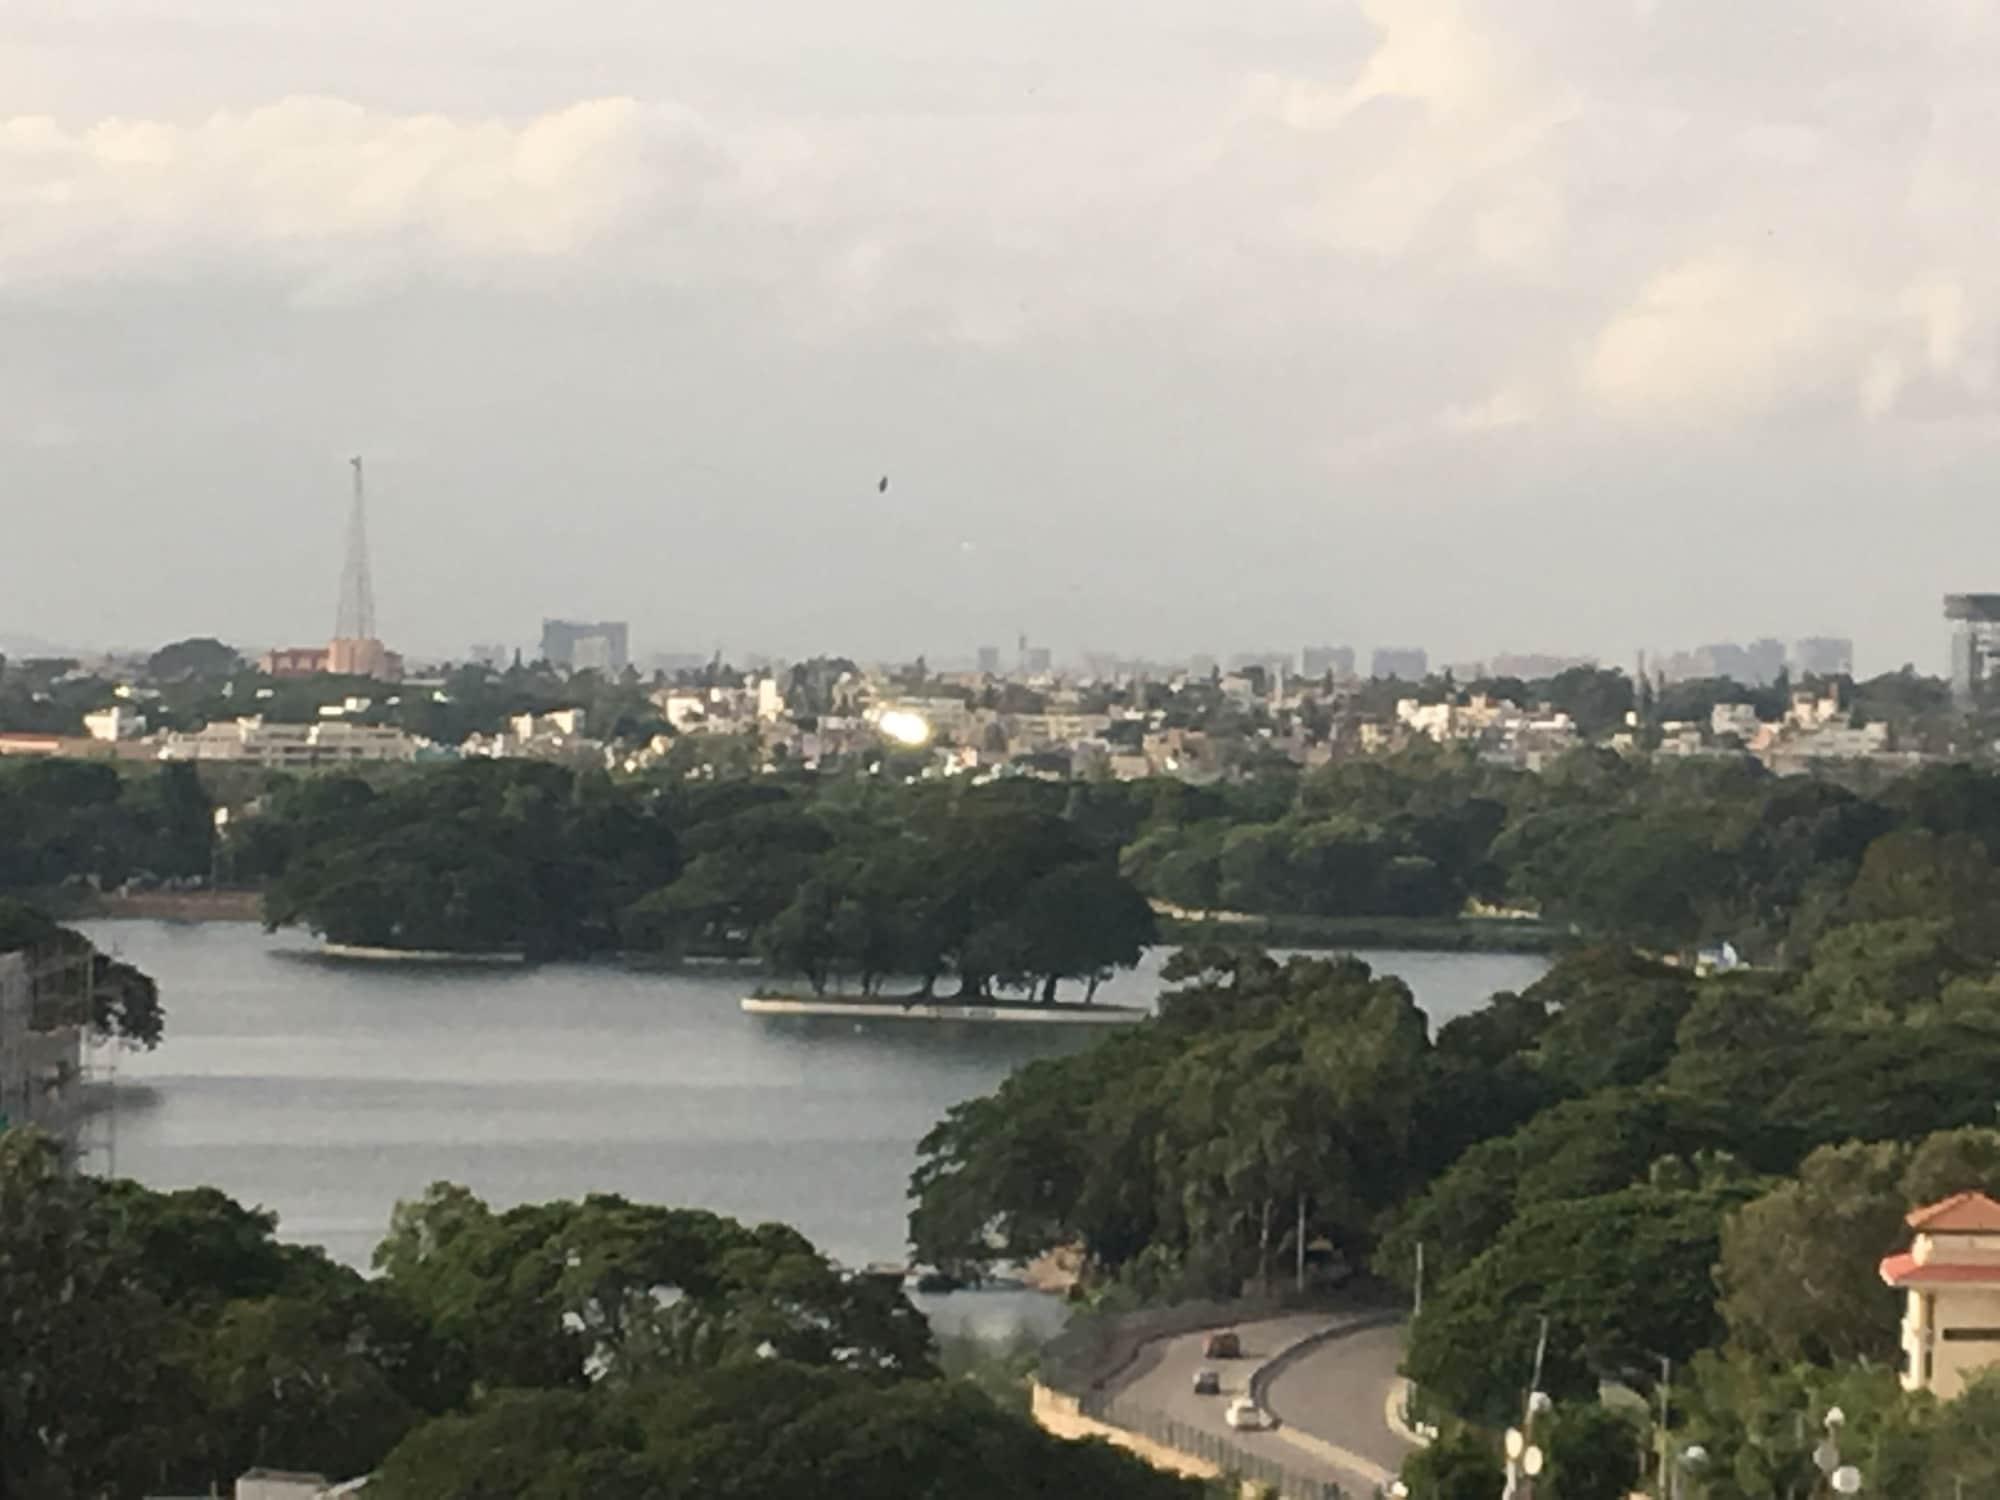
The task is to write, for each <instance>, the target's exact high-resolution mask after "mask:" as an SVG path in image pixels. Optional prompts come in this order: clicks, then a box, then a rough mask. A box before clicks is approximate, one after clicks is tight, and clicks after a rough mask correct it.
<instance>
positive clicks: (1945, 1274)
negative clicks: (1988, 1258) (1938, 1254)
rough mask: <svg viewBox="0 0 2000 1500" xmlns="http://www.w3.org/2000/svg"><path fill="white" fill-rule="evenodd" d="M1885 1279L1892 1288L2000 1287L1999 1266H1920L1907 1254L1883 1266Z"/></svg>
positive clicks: (1890, 1260)
mask: <svg viewBox="0 0 2000 1500" xmlns="http://www.w3.org/2000/svg"><path fill="white" fill-rule="evenodd" d="M1882 1279H1883V1280H1884V1281H1886V1282H1888V1283H1889V1285H1890V1286H1963V1285H1967V1284H1977V1285H1987V1286H2000V1265H1996V1266H1955V1265H1951V1264H1949V1263H1946V1262H1943V1261H1935V1260H1934V1261H1931V1262H1929V1263H1928V1264H1926V1265H1921V1266H1920V1265H1918V1264H1917V1258H1916V1257H1915V1256H1914V1255H1911V1254H1908V1253H1907V1252H1906V1253H1904V1254H1902V1255H1892V1256H1890V1257H1889V1258H1888V1259H1887V1260H1885V1261H1883V1262H1882Z"/></svg>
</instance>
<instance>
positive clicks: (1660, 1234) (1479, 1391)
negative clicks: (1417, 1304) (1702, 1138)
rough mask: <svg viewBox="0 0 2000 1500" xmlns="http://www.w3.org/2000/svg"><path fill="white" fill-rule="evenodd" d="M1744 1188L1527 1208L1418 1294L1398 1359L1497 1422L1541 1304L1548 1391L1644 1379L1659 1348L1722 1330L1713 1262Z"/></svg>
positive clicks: (1428, 1383)
mask: <svg viewBox="0 0 2000 1500" xmlns="http://www.w3.org/2000/svg"><path fill="white" fill-rule="evenodd" d="M1741 1197H1742V1192H1741V1190H1740V1189H1738V1188H1734V1187H1728V1186H1725V1187H1722V1188H1711V1189H1697V1190H1695V1191H1676V1190H1667V1189H1660V1188H1654V1187H1633V1188H1626V1189H1625V1190H1623V1191H1622V1192H1616V1193H1608V1194H1603V1195H1600V1196H1596V1197H1589V1198H1575V1199H1566V1200H1561V1201H1557V1202H1550V1203H1543V1204H1539V1205H1536V1206H1534V1207H1532V1208H1529V1209H1527V1210H1526V1211H1525V1212H1523V1213H1521V1214H1520V1215H1518V1216H1517V1217H1516V1218H1514V1219H1513V1220H1511V1221H1510V1222H1509V1223H1508V1225H1507V1227H1506V1228H1505V1229H1503V1230H1502V1231H1501V1233H1500V1235H1499V1237H1498V1239H1496V1240H1495V1241H1494V1243H1493V1245H1492V1246H1491V1248H1489V1249H1487V1250H1485V1251H1484V1252H1482V1253H1481V1254H1480V1255H1479V1256H1478V1257H1477V1258H1476V1259H1474V1260H1473V1261H1472V1262H1471V1263H1470V1264H1469V1265H1468V1266H1466V1267H1465V1268H1464V1269H1463V1270H1462V1271H1459V1272H1457V1273H1456V1274H1454V1275H1452V1276H1450V1277H1449V1278H1447V1279H1446V1280H1445V1281H1444V1282H1443V1283H1442V1285H1440V1286H1439V1287H1438V1289H1437V1291H1436V1293H1435V1295H1432V1296H1427V1297H1426V1298H1425V1301H1424V1311H1423V1316H1422V1317H1421V1318H1420V1319H1418V1320H1417V1323H1416V1325H1415V1327H1414V1328H1413V1330H1412V1332H1411V1337H1410V1343H1409V1349H1408V1352H1407V1356H1406V1361H1405V1365H1406V1368H1407V1369H1408V1371H1409V1373H1410V1375H1411V1377H1412V1378H1413V1379H1415V1380H1416V1381H1417V1382H1418V1383H1419V1384H1420V1385H1421V1386H1423V1388H1424V1389H1425V1390H1426V1391H1428V1392H1429V1393H1430V1394H1431V1395H1433V1396H1436V1397H1440V1398H1442V1399H1443V1400H1444V1401H1445V1402H1446V1403H1447V1404H1448V1405H1449V1406H1450V1407H1451V1408H1452V1409H1453V1410H1455V1411H1458V1412H1461V1413H1463V1414H1465V1415H1466V1416H1468V1417H1473V1418H1477V1419H1479V1420H1482V1421H1485V1422H1489V1423H1492V1424H1495V1425H1498V1424H1501V1423H1504V1422H1506V1421H1507V1420H1509V1418H1510V1415H1511V1414H1512V1413H1514V1412H1515V1411H1516V1410H1517V1409H1518V1407H1519V1405H1520V1400H1521V1392H1522V1391H1523V1390H1524V1389H1525V1388H1526V1386H1527V1384H1528V1380H1529V1374H1530V1371H1531V1369H1532V1366H1533V1361H1534V1351H1535V1345H1536V1340H1537V1335H1538V1329H1539V1325H1540V1322H1541V1320H1542V1319H1543V1318H1546V1319H1548V1327H1549V1341H1548V1353H1547V1361H1546V1364H1545V1366H1544V1371H1543V1378H1542V1388H1543V1389H1544V1390H1546V1391H1548V1392H1549V1393H1550V1394H1551V1395H1554V1396H1556V1397H1558V1398H1570V1399H1591V1398H1594V1397H1595V1395H1596V1393H1597V1385H1598V1382H1599V1381H1600V1380H1606V1379H1617V1380H1625V1381H1627V1382H1629V1383H1644V1381H1645V1380H1647V1379H1648V1378H1649V1377H1650V1373H1651V1372H1652V1371H1653V1370H1654V1369H1655V1367H1656V1365H1657V1360H1658V1357H1659V1356H1661V1355H1665V1356H1667V1357H1669V1358H1673V1359H1680V1360H1684V1359H1687V1358H1689V1357H1691V1356H1692V1355H1693V1354H1694V1353H1695V1352H1696V1351H1697V1350H1699V1349H1703V1348H1706V1347H1708V1346H1709V1345H1710V1344H1711V1343H1713V1342H1714V1341H1715V1338H1716V1335H1717V1334H1718V1333H1719V1332H1720V1323H1719V1320H1718V1319H1717V1318H1716V1316H1715V1313H1714V1310H1713V1307H1712V1303H1711V1296H1712V1294H1711V1290H1710V1281H1709V1274H1710V1268H1711V1267H1712V1266H1713V1265H1714V1264H1715V1256H1716V1244H1717V1236H1718V1234H1719V1232H1720V1228H1721V1221H1722V1217H1723V1214H1724V1213H1725V1211H1726V1210H1727V1209H1728V1208H1729V1207H1730V1206H1731V1205H1732V1204H1733V1203H1734V1202H1736V1201H1739V1200H1740V1198H1741Z"/></svg>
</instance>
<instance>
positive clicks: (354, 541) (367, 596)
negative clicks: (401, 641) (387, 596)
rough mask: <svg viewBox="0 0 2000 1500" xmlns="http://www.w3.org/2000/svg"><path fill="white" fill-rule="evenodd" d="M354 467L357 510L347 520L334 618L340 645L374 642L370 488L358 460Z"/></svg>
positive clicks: (354, 509)
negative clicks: (341, 643)
mask: <svg viewBox="0 0 2000 1500" xmlns="http://www.w3.org/2000/svg"><path fill="white" fill-rule="evenodd" d="M348 462H350V463H351V464H353V466H354V508H353V510H352V511H351V512H349V514H348V517H347V561H346V563H345V564H344V565H343V566H342V567H341V570H340V608H339V610H338V611H337V612H336V613H335V615H334V621H333V638H334V639H335V640H337V641H372V640H374V639H375V584H374V581H373V580H372V579H371V578H370V577H369V575H368V487H367V484H366V481H365V480H364V478H363V476H362V472H361V460H360V458H359V457H356V458H352V459H350V460H348Z"/></svg>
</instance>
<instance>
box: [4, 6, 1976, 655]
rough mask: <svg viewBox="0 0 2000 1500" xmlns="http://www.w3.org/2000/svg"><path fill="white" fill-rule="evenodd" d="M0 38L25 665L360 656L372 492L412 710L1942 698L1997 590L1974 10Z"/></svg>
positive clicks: (526, 17) (605, 23)
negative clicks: (750, 665) (1276, 659)
mask: <svg viewBox="0 0 2000 1500" xmlns="http://www.w3.org/2000/svg"><path fill="white" fill-rule="evenodd" d="M0 16H4V23H3V24H0V636H6V635H13V636H21V635H32V636H37V637H40V638H43V639H46V640H51V641H57V642H64V643H73V644H77V645H83V646H108V645H114V644H124V645H139V644H153V643H157V642H160V641H163V640H168V639H173V638H176V637H179V636H184V635H191V634H215V635H219V636H222V637H223V638H224V639H227V640H230V641H232V642H234V643H237V644H239V645H243V646H246V647H259V646H264V645H270V644H276V643H305V642H313V641H319V640H323V639H324V638H325V637H326V635H327V634H328V633H329V632H330V631H331V628H332V621H333V614H334V607H335V602H336V594H337V586H338V575H339V569H340V551H341V541H342V535H343V532H344V529H345V514H344V512H345V504H346V487H347V483H348V474H349V471H348V466H347V458H348V456H349V455H350V454H354V453H360V454H363V455H365V456H366V458H367V462H368V469H369V474H370V486H371V490H370V495H371V516H370V524H371V530H372V534H373V538H374V574H375V591H376V596H377V599H378V602H379V615H380V622H381V629H382V633H383V635H384V636H385V637H386V638H387V639H388V640H389V641H390V643H391V644H392V645H396V646H399V647H402V648H403V649H405V650H407V651H410V652H413V653H418V654H428V655H450V654H454V653H458V652H462V651H463V650H464V649H465V648H466V647H467V646H468V645H469V644H470V643H472V642H487V641H496V642H503V643H508V644H528V643H532V642H533V640H534V639H535V638H536V636H537V635H538V632H539V622H540V620H541V619H542V617H543V616H544V615H563V616H572V617H583V618H622V619H627V620H629V621H630V622H631V625H632V634H633V644H634V651H635V654H636V655H639V656H642V657H643V656H644V655H646V654H647V653H649V652H653V651H675V652H678V651H702V652H706V651H709V650H713V649H716V648H721V649H723V650H725V651H726V652H730V653H733V654H735V655H738V656H741V655H743V654H746V653H748V652H751V651H764V652H771V653H776V654H779V655H791V656H797V655H802V654H808V653H811V652H815V651H828V652H840V653H845V654H850V655H855V656H860V657H901V656H910V655H914V654H916V653H918V652H928V653H929V654H930V655H931V657H932V658H933V659H934V660H936V659H941V658H948V657H953V656H962V655H969V654H970V653H971V651H972V650H973V649H974V648H975V647H976V646H978V645H979V644H982V643H989V642H991V643H1006V644H1008V645H1010V646H1011V644H1012V642H1013V641H1014V639H1015V637H1016V636H1017V635H1018V634H1020V633H1023V632H1025V633H1026V634H1027V635H1028V636H1029V637H1030V638H1031V639H1033V640H1034V641H1036V642H1039V643H1044V644H1048V645H1050V646H1052V647H1054V648H1055V649H1056V650H1057V652H1058V654H1059V655H1065V654H1069V653H1073V652H1076V651H1080V650H1084V649H1095V650H1105V651H1116V652H1123V653H1135V654H1145V655H1150V656H1156V657H1164V656H1173V655H1177V654H1185V653H1192V652H1214V653H1217V654H1227V653H1229V652H1232V651H1239V650H1262V649H1286V648H1292V649H1296V648H1297V647H1299V646H1301V645H1304V644H1307V643H1317V642H1328V643H1347V644H1352V645H1355V646H1359V647H1362V648H1364V649H1365V648H1367V647H1369V646H1372V645H1378V644H1420V645H1424V646H1426V647H1428V648H1429V649H1430V651H1431V653H1432V656H1433V659H1434V660H1440V661H1442V660H1454V661H1458V660H1469V659H1478V658H1482V657H1485V656H1488V655H1491V654H1494V653H1498V652H1503V651H1558V652H1565V653H1580V654H1592V655H1596V656H1599V657H1601V658H1602V659H1604V660H1606V661H1608V662H1614V663H1619V664H1623V663H1627V662H1629V661H1630V660H1631V659H1632V656H1633V654H1634V652H1635V651H1637V650H1639V649H1651V650H1656V651H1657V650H1660V649H1665V648H1673V647H1681V646H1689V645H1694V644H1697V643H1699V642H1704V641H1714V640H1730V639H1749V638H1751V637H1753V636H1759V635H1776V636H1780V637H1785V638H1791V637H1797V636H1803V635H1809V634H1826V633H1830V634H1842V635H1851V636H1853V637H1854V638H1855V640H1856V645H1857V654H1858V657H1859V665H1860V667H1861V668H1862V670H1864V671H1877V670H1887V669H1891V668H1893V667H1896V666H1898V665H1900V664H1901V663H1903V662H1905V661H1913V662H1915V663H1916V664H1917V665H1918V666H1919V667H1920V668H1922V669H1926V670H1932V671H1937V670H1942V668H1943V666H1944V663H1945V660H1946V628H1945V626H1944V625H1943V623H1942V621H1941V620H1940V618H1939V608H1938V596H1939V595H1940V594H1942V593H1944V592H1946V591H1948V590H1981V589H1984V590H1991V589H2000V508H1996V506H1995V505H1994V504H1993V493H1994V479H1995V472H1996V459H2000V363H1996V362H1997V361H2000V256H1996V254H1995V253H1994V247H1995V246H1996V245H2000V193H1996V192H1995V191H1994V186H1993V184H1994V183H1995V181H1996V180H2000V179H1996V168H2000V91H1996V90H1995V89H1994V88H1993V87H1992V80H1993V79H1994V78H1995V77H2000V7H1995V6H1993V5H1991V4H1989V3H1986V0H1841V3H1840V4H1838V5H1828V4H1827V3H1826V0H1759V3H1757V4H1755V5H1746V4H1744V3H1742V0H1509V3H1507V4H1504V5H1503V4H1497V3H1492V0H1488V3H1486V4H1470V3H1462V0H1231V3H1229V4H1227V5H1219V4H1216V3H1214V0H1151V3H1149V4H1147V5H1144V6H1134V5H1131V4H1129V3H1124V0H1120V3H1111V0H1004V3H1003V0H968V3H965V4H961V5H953V6H939V5H937V4H935V3H926V0H847V3H845V4H841V5H828V4H826V3H825V0H699V3H697V0H591V3H589V4H586V5H566V6H558V5H554V4H550V3H546V0H480V3H478V4H473V3H471V0H286V3H285V4H284V5H282V6H273V5H271V4H269V3H268V0H0ZM884 476H886V477H888V479H889V481H890V483H889V488H888V490H887V492H886V493H883V492H882V491H881V490H880V488H879V480H880V479H881V478H882V477H884Z"/></svg>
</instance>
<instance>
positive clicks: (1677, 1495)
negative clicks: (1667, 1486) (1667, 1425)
mask: <svg viewBox="0 0 2000 1500" xmlns="http://www.w3.org/2000/svg"><path fill="white" fill-rule="evenodd" d="M1707 1467H1708V1450H1707V1449H1706V1448H1704V1447H1702V1445H1701V1444H1700V1443H1690V1444H1688V1445H1687V1447H1685V1448H1683V1449H1681V1451H1680V1452H1679V1453H1676V1454H1675V1455H1674V1473H1673V1482H1672V1487H1671V1491H1670V1493H1669V1495H1668V1496H1667V1497H1665V1500H1681V1497H1682V1495H1683V1494H1684V1493H1685V1485H1686V1483H1687V1481H1688V1480H1689V1479H1699V1478H1700V1477H1701V1472H1702V1470H1704V1469H1706V1468H1707Z"/></svg>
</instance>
